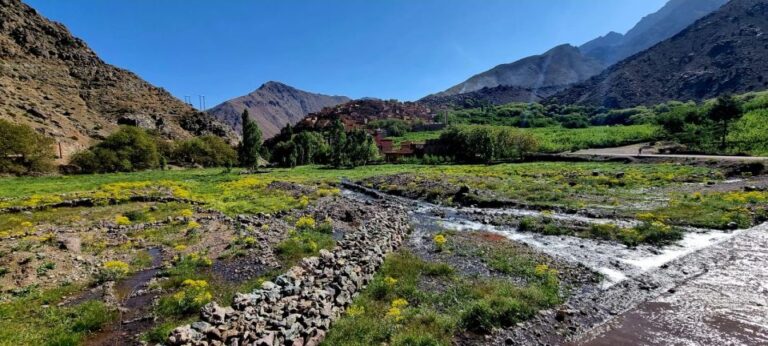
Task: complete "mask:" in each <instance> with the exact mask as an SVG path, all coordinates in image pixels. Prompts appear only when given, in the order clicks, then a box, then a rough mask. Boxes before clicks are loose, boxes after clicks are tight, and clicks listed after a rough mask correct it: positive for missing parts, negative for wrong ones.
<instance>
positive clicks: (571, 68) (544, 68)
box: [419, 0, 728, 108]
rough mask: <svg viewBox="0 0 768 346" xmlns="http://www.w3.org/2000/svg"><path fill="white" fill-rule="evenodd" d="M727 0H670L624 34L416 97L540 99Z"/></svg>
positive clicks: (445, 101)
mask: <svg viewBox="0 0 768 346" xmlns="http://www.w3.org/2000/svg"><path fill="white" fill-rule="evenodd" d="M727 1H728V0H670V1H669V2H667V3H666V4H665V6H664V7H663V8H661V9H660V10H659V11H657V12H655V13H653V14H650V15H648V16H646V17H644V18H643V19H642V20H640V22H638V23H637V24H636V25H635V26H634V27H633V28H632V29H631V30H629V31H628V32H627V33H626V34H620V33H617V32H610V33H608V34H606V35H605V36H601V37H598V38H596V39H594V40H591V41H589V42H587V43H585V44H583V45H581V46H580V47H579V48H578V49H577V48H574V47H572V46H570V45H561V46H557V47H555V48H553V49H551V50H550V51H548V52H546V53H544V54H542V55H537V56H531V57H527V58H524V59H521V60H518V61H516V62H513V63H510V64H504V65H499V66H497V67H494V68H493V69H491V70H489V71H486V72H483V73H480V74H478V75H475V76H472V77H471V78H469V79H468V80H467V81H465V82H463V83H461V84H458V85H456V86H454V87H452V88H450V89H448V90H446V91H444V92H441V93H437V94H434V95H429V96H427V97H425V98H423V99H421V100H419V102H423V103H425V104H428V105H429V106H431V107H436V108H451V107H456V106H459V107H461V105H462V104H464V103H467V102H469V103H471V104H472V103H477V102H484V103H485V102H490V103H492V104H496V105H499V104H504V103H509V102H536V101H540V100H542V99H544V98H547V97H549V96H552V95H553V94H555V93H556V92H558V91H561V90H563V89H566V88H567V87H568V86H570V85H572V84H575V83H579V82H582V81H585V80H587V79H588V78H590V77H592V76H594V75H597V74H598V73H600V72H601V71H603V69H604V68H605V67H607V66H610V65H613V64H615V63H616V62H618V61H620V60H623V59H625V58H627V57H629V56H631V55H633V54H636V53H638V52H640V51H643V50H645V49H647V48H650V47H652V46H653V45H655V44H657V43H659V42H661V41H663V40H665V39H668V38H670V37H672V36H673V35H675V34H677V33H678V32H680V31H681V30H683V29H684V28H685V27H687V26H688V25H690V24H692V23H693V22H695V21H696V20H697V19H699V18H701V17H703V16H705V15H707V14H709V13H712V12H713V11H715V10H717V9H718V8H720V6H722V5H723V4H725V3H726V2H727Z"/></svg>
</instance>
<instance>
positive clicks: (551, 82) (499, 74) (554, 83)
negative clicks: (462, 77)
mask: <svg viewBox="0 0 768 346" xmlns="http://www.w3.org/2000/svg"><path fill="white" fill-rule="evenodd" d="M602 70H603V65H602V64H601V63H600V62H599V61H597V60H595V59H592V58H589V57H585V56H583V55H582V54H581V52H580V51H579V49H578V48H576V47H573V46H571V45H560V46H557V47H555V48H552V49H551V50H549V51H547V52H546V53H544V54H541V55H535V56H530V57H527V58H524V59H521V60H518V61H515V62H513V63H509V64H503V65H499V66H496V67H494V68H492V69H490V70H488V71H486V72H483V73H480V74H477V75H474V76H472V77H470V78H469V79H467V80H466V81H465V82H463V83H461V84H458V85H455V86H453V87H451V88H449V89H448V90H446V91H443V92H441V93H437V94H435V95H433V96H450V95H457V94H463V93H468V92H473V91H478V90H481V89H483V88H494V87H497V86H500V85H504V86H515V87H520V88H524V89H532V90H536V89H538V88H547V87H558V86H565V85H569V84H573V83H576V82H580V81H583V80H585V79H587V78H589V77H592V76H594V75H596V74H598V73H600V71H602ZM533 93H534V94H535V91H534V92H533ZM526 98H527V97H526Z"/></svg>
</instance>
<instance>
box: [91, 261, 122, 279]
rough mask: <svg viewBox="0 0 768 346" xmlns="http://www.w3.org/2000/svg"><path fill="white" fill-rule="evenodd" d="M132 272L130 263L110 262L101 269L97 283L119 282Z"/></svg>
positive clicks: (97, 275)
mask: <svg viewBox="0 0 768 346" xmlns="http://www.w3.org/2000/svg"><path fill="white" fill-rule="evenodd" d="M129 272H130V267H129V266H128V263H125V262H121V261H108V262H106V263H104V265H103V266H102V267H101V268H100V269H99V272H98V274H96V281H97V282H99V283H102V282H107V281H117V280H120V279H122V278H124V277H125V276H126V275H128V273H129Z"/></svg>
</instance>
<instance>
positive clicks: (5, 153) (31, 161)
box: [0, 119, 54, 175]
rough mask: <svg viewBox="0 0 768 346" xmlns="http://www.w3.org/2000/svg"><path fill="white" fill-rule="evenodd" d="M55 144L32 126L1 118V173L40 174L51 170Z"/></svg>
mask: <svg viewBox="0 0 768 346" xmlns="http://www.w3.org/2000/svg"><path fill="white" fill-rule="evenodd" d="M53 144H54V141H53V139H51V138H50V137H47V136H43V135H41V134H39V133H37V132H35V130H33V129H32V128H31V127H29V126H26V125H21V124H13V123H11V122H8V121H5V120H2V119H0V173H2V174H19V175H22V174H39V173H46V172H49V171H51V170H52V169H53V168H54V165H53V159H54V154H53Z"/></svg>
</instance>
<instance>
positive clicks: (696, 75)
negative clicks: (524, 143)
mask: <svg viewBox="0 0 768 346" xmlns="http://www.w3.org/2000/svg"><path fill="white" fill-rule="evenodd" d="M767 58H768V0H731V1H730V2H729V3H728V4H726V5H725V6H723V7H722V8H721V9H720V10H718V11H716V12H714V13H712V14H710V15H708V16H706V17H704V18H702V19H700V20H698V21H697V22H695V23H694V24H693V25H691V26H689V27H688V28H686V29H685V30H683V31H682V32H680V33H679V34H677V35H675V36H673V37H672V38H670V39H668V40H666V41H664V42H661V43H659V44H657V45H656V46H654V47H652V48H650V49H648V50H646V51H644V52H642V53H639V54H636V55H634V56H632V57H630V58H628V59H626V60H624V61H622V62H620V63H618V64H616V65H614V66H612V67H611V68H609V69H608V70H606V71H604V72H603V73H601V74H600V75H598V76H595V77H593V78H591V79H589V80H588V81H585V82H584V83H580V84H578V85H575V86H573V87H572V88H569V89H567V90H565V91H562V92H560V93H558V94H556V95H555V96H552V97H551V98H550V99H548V101H549V102H557V103H580V104H591V105H603V106H606V107H614V108H615V107H631V106H635V105H641V104H645V105H650V104H656V103H660V102H664V101H667V100H681V101H686V100H697V101H698V100H703V99H708V98H712V97H716V96H718V95H722V94H726V93H742V92H748V91H754V90H761V89H766V88H768V59H767Z"/></svg>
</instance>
